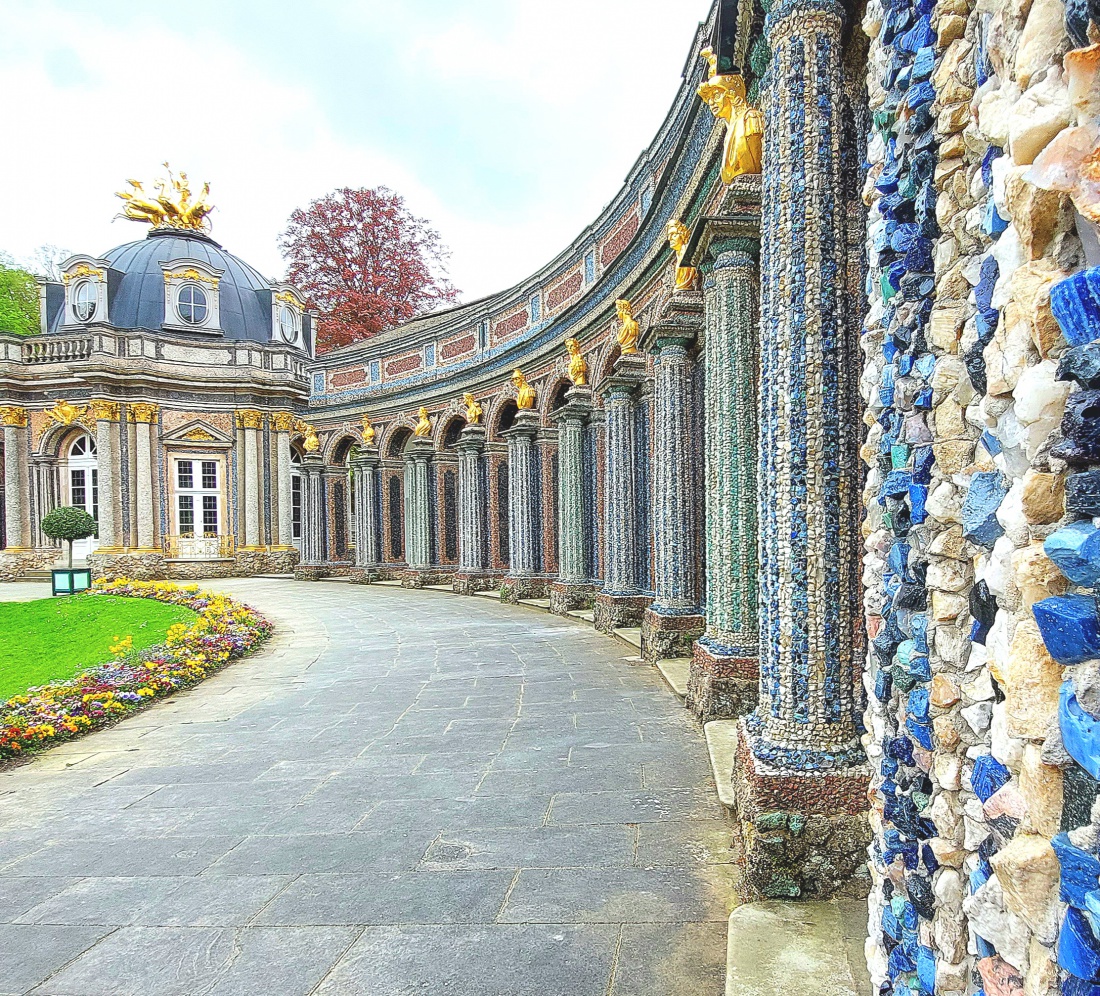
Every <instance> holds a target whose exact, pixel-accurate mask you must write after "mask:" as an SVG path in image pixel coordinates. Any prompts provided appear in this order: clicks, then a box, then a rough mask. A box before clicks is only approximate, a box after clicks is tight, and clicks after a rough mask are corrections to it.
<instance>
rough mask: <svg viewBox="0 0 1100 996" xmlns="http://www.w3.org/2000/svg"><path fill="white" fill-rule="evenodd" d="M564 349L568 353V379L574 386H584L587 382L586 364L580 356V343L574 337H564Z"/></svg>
mask: <svg viewBox="0 0 1100 996" xmlns="http://www.w3.org/2000/svg"><path fill="white" fill-rule="evenodd" d="M565 350H566V352H567V353H568V354H569V379H570V380H571V381H572V382H573V386H574V387H584V386H585V384H587V383H588V364H587V363H586V362H585V359H584V357H583V356H581V344H580V343H579V342H577V340H576V339H566V340H565Z"/></svg>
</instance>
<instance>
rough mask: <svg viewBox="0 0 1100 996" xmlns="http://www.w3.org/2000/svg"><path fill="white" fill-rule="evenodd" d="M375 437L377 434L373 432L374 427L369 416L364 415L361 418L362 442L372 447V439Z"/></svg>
mask: <svg viewBox="0 0 1100 996" xmlns="http://www.w3.org/2000/svg"><path fill="white" fill-rule="evenodd" d="M376 435H378V433H376V432H375V431H374V426H373V425H372V424H371V420H370V416H369V415H364V416H363V432H362V436H363V442H364V443H365V444H366V445H367V446H373V445H374V437H375V436H376Z"/></svg>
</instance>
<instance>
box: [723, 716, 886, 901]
mask: <svg viewBox="0 0 1100 996" xmlns="http://www.w3.org/2000/svg"><path fill="white" fill-rule="evenodd" d="M753 739H754V738H753V735H752V734H751V733H750V732H749V731H748V729H747V728H746V725H745V721H744V720H741V721H740V722H739V723H738V725H737V749H736V755H735V761H734V768H733V779H732V781H733V792H734V796H735V799H736V807H737V809H736V820H737V822H738V824H739V825H740V831H741V840H742V842H743V846H744V852H743V854H744V856H743V858H742V863H743V865H744V869H745V887H746V891H747V893H748V894H749V896H750V897H751V898H756V897H763V898H766V899H779V898H794V897H798V898H801V899H825V898H829V897H832V896H838V895H851V896H859V897H861V898H862V897H863V896H865V895H866V894H867V882H866V881H864V879H865V878H866V874H867V873H866V867H865V861H866V856H867V855H866V851H867V846H868V844H870V842H871V825H870V823H869V822H868V820H867V786H868V782H869V781H870V771H869V769H868V768H867V766H866V765H860V766H856V767H851V768H842V769H839V770H836V771H829V772H812V771H811V772H802V771H792V770H790V769H783V768H777V767H773V766H772V765H770V764H767V763H765V762H763V761H761V760H759V759H758V758H757V757H755V756H754V754H753V751H752V741H753Z"/></svg>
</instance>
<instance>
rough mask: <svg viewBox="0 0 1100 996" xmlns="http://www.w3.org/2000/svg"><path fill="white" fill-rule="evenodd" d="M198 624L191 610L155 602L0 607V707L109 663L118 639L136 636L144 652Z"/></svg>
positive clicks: (74, 599)
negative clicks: (175, 629) (176, 630)
mask: <svg viewBox="0 0 1100 996" xmlns="http://www.w3.org/2000/svg"><path fill="white" fill-rule="evenodd" d="M195 618H196V617H195V613H194V612H192V611H191V610H190V609H185V608H183V607H182V606H179V605H165V604H163V603H162V602H156V601H153V600H152V599H150V598H114V597H112V596H110V595H72V596H67V597H64V598H43V599H40V600H38V601H35V602H0V702H3V701H5V700H6V699H9V698H11V697H12V696H13V695H18V694H20V693H21V692H25V691H26V690H27V689H28V688H31V687H33V686H34V685H44V684H46V683H47V682H49V681H54V680H56V679H62V680H63V679H65V678H71V677H72V676H73V675H74V674H79V673H80V672H81V671H84V670H87V669H88V668H89V667H93V666H94V665H96V664H102V663H104V661H108V660H110V659H111V649H110V648H111V645H112V644H113V643H114V642H115V637H116V636H119V637H121V636H132V637H133V638H134V649H135V650H142V649H144V648H145V647H150V646H152V645H153V644H155V643H162V642H163V641H164V634H165V633H166V632H167V631H168V627H169V626H171V625H172V624H173V623H178V622H182V623H191V622H193V621H194V620H195Z"/></svg>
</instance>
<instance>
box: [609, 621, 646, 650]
mask: <svg viewBox="0 0 1100 996" xmlns="http://www.w3.org/2000/svg"><path fill="white" fill-rule="evenodd" d="M611 632H612V633H614V634H615V635H616V636H617V637H618V638H619V639H620V640H622V641H623V643H625V644H626V645H627V646H628V647H633V648H634V649H635V650H641V649H642V627H641V626H619V627H618V628H617V629H613V630H612V631H611Z"/></svg>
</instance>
